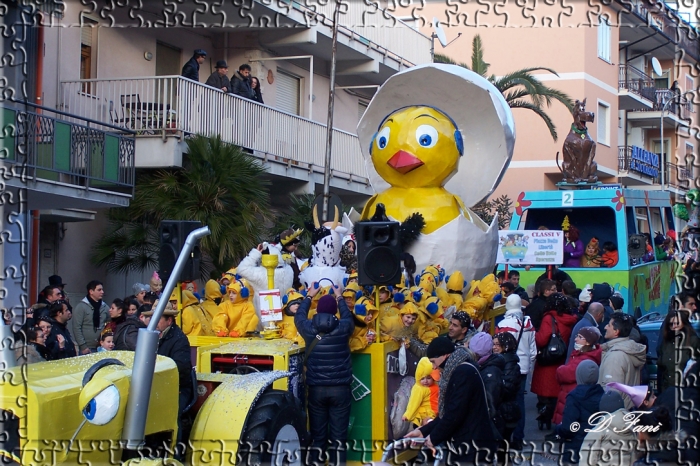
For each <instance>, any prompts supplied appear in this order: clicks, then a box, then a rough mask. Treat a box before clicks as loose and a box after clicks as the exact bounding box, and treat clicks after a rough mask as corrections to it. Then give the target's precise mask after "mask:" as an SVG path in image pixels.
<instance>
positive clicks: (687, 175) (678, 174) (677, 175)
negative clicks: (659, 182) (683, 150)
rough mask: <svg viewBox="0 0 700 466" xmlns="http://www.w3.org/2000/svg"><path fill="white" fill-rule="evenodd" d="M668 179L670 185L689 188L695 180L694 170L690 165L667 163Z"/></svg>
mask: <svg viewBox="0 0 700 466" xmlns="http://www.w3.org/2000/svg"><path fill="white" fill-rule="evenodd" d="M666 179H667V180H668V184H669V186H672V187H674V188H678V189H685V190H687V189H689V188H690V183H691V182H692V181H693V171H692V169H689V168H688V167H684V166H681V165H676V164H673V163H666Z"/></svg>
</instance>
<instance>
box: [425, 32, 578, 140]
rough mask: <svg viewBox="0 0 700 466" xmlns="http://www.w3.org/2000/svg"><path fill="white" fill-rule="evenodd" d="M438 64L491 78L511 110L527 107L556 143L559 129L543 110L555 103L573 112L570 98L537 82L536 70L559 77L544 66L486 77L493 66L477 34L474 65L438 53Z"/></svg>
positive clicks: (475, 37)
mask: <svg viewBox="0 0 700 466" xmlns="http://www.w3.org/2000/svg"><path fill="white" fill-rule="evenodd" d="M434 61H435V62H436V63H447V64H451V65H458V66H461V67H463V68H467V69H469V70H471V71H473V72H475V73H477V74H479V75H480V76H483V77H484V78H486V79H488V80H489V81H490V82H491V84H493V85H494V86H495V87H496V89H498V90H499V91H500V92H501V94H503V97H504V98H505V99H506V102H507V103H508V105H509V106H510V108H524V109H526V110H531V111H533V112H535V113H536V114H537V115H539V116H540V118H542V120H544V122H545V124H546V125H547V129H549V134H551V135H552V139H554V140H555V141H556V140H557V129H556V126H555V125H554V122H552V119H551V118H550V117H549V115H547V113H546V112H545V111H544V110H543V109H542V105H543V104H547V107H550V106H551V104H552V101H554V100H556V101H559V102H561V103H562V104H564V105H566V108H568V109H569V110H571V109H572V108H573V102H572V100H571V98H570V97H569V96H568V95H567V94H565V93H564V92H561V91H559V90H557V89H553V88H551V87H547V86H545V85H544V84H542V82H541V81H540V80H539V79H537V77H536V75H533V74H532V73H533V72H534V71H547V72H549V73H552V74H554V75H556V76H559V75H558V74H557V72H556V71H554V70H552V69H550V68H545V67H541V66H538V67H533V68H523V69H521V70H516V71H513V72H512V73H508V74H506V75H505V76H501V77H500V78H499V77H496V76H495V75H493V74H492V75H490V76H487V73H488V69H489V66H490V64H489V63H486V62H485V61H484V49H483V46H482V44H481V37H480V36H479V35H478V34H477V35H475V36H474V39H473V40H472V64H471V66H469V65H467V64H466V63H456V62H455V61H454V60H452V59H451V58H450V57H447V56H445V55H441V54H437V53H436V54H435V60H434Z"/></svg>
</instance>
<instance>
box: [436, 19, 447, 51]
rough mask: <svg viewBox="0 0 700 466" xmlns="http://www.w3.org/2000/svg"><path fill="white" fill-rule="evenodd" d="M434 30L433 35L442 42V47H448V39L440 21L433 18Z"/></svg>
mask: <svg viewBox="0 0 700 466" xmlns="http://www.w3.org/2000/svg"><path fill="white" fill-rule="evenodd" d="M433 29H435V32H434V33H433V34H434V35H435V37H437V40H439V41H440V45H442V46H443V47H447V37H445V31H444V30H443V29H442V26H440V20H439V19H437V18H435V17H433Z"/></svg>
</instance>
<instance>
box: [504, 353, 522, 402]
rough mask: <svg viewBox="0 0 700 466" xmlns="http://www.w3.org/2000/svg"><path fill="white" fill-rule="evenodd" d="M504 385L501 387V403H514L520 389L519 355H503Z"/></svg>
mask: <svg viewBox="0 0 700 466" xmlns="http://www.w3.org/2000/svg"><path fill="white" fill-rule="evenodd" d="M501 356H503V360H504V361H505V367H504V368H503V384H502V386H501V403H505V402H506V401H514V400H515V399H516V396H517V395H518V390H519V389H520V365H519V364H518V363H519V362H520V358H519V357H518V355H517V353H503V354H501Z"/></svg>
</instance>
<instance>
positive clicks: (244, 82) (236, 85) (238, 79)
mask: <svg viewBox="0 0 700 466" xmlns="http://www.w3.org/2000/svg"><path fill="white" fill-rule="evenodd" d="M231 85H232V86H233V93H234V94H236V95H240V96H241V97H245V98H246V99H250V100H255V92H254V91H253V88H252V87H250V78H245V77H243V75H242V74H241V73H240V71H236V74H234V75H233V78H232V79H231Z"/></svg>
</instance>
